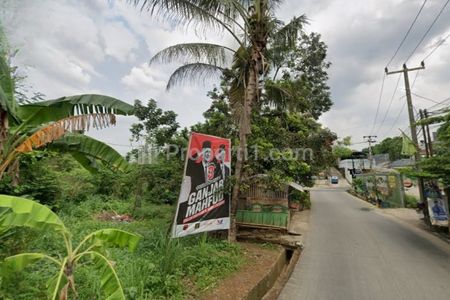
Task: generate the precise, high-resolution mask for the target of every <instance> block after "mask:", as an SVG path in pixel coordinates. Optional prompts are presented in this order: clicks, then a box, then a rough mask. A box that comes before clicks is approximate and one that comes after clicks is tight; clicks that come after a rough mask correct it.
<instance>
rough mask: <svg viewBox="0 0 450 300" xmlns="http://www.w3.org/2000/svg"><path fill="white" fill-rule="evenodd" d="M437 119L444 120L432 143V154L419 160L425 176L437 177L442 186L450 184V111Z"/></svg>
mask: <svg viewBox="0 0 450 300" xmlns="http://www.w3.org/2000/svg"><path fill="white" fill-rule="evenodd" d="M438 121H445V122H444V123H443V124H442V125H441V126H440V127H439V129H438V131H437V141H436V142H435V143H433V147H434V152H435V153H434V156H433V157H431V158H427V159H425V160H423V161H422V162H421V167H422V169H423V171H424V172H426V174H424V175H425V176H426V177H431V178H437V179H439V180H441V181H442V183H443V184H444V186H447V187H448V186H450V113H447V114H446V115H445V116H444V117H441V118H440V119H439V120H438Z"/></svg>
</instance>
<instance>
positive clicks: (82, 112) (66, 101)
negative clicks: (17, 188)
mask: <svg viewBox="0 0 450 300" xmlns="http://www.w3.org/2000/svg"><path fill="white" fill-rule="evenodd" d="M0 27H1V25H0ZM0 31H1V28H0ZM14 71H15V69H14V68H13V67H11V66H10V64H9V54H8V51H7V47H6V41H5V40H4V38H3V36H2V38H0V119H1V120H2V122H1V123H0V132H1V134H0V148H1V151H0V179H1V178H2V177H3V175H4V174H5V173H7V174H8V175H9V176H10V177H11V183H12V184H13V185H16V183H17V180H18V163H17V162H18V159H19V157H20V156H21V155H23V153H27V152H31V151H32V150H35V149H37V148H44V147H46V146H48V144H50V143H51V142H54V141H55V140H58V142H57V143H55V145H53V148H54V149H55V150H61V149H62V148H63V150H64V151H71V152H73V153H74V155H75V156H76V157H77V159H78V160H80V161H81V162H82V163H83V165H85V166H86V167H89V168H91V169H92V163H91V162H93V161H95V160H99V161H103V162H105V163H106V164H107V165H108V166H110V167H112V168H117V169H124V168H125V167H126V161H125V160H124V159H123V158H122V157H121V156H120V155H119V154H118V153H117V152H116V151H115V150H114V149H113V148H111V147H109V146H108V145H105V144H104V143H101V142H99V141H96V140H94V139H91V138H88V137H81V135H79V134H77V135H72V136H71V137H66V136H65V135H66V134H67V133H68V132H69V131H74V130H78V131H84V130H88V129H89V127H96V128H104V127H107V126H109V125H111V124H115V115H117V114H120V115H129V114H131V113H132V111H133V106H131V105H129V104H127V103H125V102H123V101H120V100H118V99H115V98H112V97H109V96H104V95H95V94H85V95H76V96H69V97H61V98H58V99H55V100H48V101H33V102H31V103H20V104H19V102H18V99H16V96H17V95H18V93H17V92H16V81H17V80H18V78H17V77H15V75H14ZM19 94H20V93H19ZM5 120H8V122H6V121H5ZM69 128H70V129H71V130H68V129H69ZM69 148H70V149H69Z"/></svg>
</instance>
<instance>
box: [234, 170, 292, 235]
mask: <svg viewBox="0 0 450 300" xmlns="http://www.w3.org/2000/svg"><path fill="white" fill-rule="evenodd" d="M260 177H261V176H260ZM288 196H289V186H288V185H286V186H285V187H284V188H283V189H281V191H273V190H270V189H267V188H266V185H265V184H264V183H261V182H258V181H255V182H253V183H251V184H250V188H249V189H248V190H246V191H245V192H243V193H242V194H241V195H240V197H239V204H238V210H237V214H236V221H237V225H238V226H241V227H255V228H267V229H282V230H287V229H288V227H289V222H290V219H291V213H290V210H289V198H288Z"/></svg>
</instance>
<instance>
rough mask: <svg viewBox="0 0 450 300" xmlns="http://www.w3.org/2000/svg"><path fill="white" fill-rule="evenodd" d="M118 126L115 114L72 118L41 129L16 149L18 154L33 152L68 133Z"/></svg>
mask: <svg viewBox="0 0 450 300" xmlns="http://www.w3.org/2000/svg"><path fill="white" fill-rule="evenodd" d="M115 124H116V116H115V115H114V114H88V115H78V116H71V117H68V118H65V119H62V120H59V121H57V122H54V123H52V124H50V125H48V126H45V127H43V128H40V129H39V130H37V131H36V132H34V133H33V134H32V135H30V136H29V137H27V138H26V139H25V140H24V141H22V142H21V143H20V145H18V146H17V147H16V148H15V152H17V153H25V152H31V151H33V149H36V148H40V147H42V146H45V145H47V144H48V143H51V142H53V141H54V140H57V139H59V138H61V137H62V136H63V135H64V134H65V133H66V132H68V131H71V132H75V131H84V130H89V128H90V127H93V128H97V129H101V128H105V127H108V126H110V125H115Z"/></svg>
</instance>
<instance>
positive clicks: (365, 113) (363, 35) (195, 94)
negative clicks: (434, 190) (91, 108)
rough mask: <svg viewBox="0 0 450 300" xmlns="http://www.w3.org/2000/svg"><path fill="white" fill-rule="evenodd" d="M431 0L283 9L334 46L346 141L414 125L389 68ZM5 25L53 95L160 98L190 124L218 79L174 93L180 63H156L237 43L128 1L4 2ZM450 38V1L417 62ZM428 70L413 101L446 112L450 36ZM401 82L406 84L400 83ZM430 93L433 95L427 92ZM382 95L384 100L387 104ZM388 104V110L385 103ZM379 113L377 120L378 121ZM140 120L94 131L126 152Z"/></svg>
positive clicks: (352, 0) (416, 33) (303, 1)
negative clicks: (191, 47) (186, 48)
mask: <svg viewBox="0 0 450 300" xmlns="http://www.w3.org/2000/svg"><path fill="white" fill-rule="evenodd" d="M445 2H446V0H428V1H427V2H426V4H425V6H424V8H423V10H422V13H421V14H420V16H419V18H418V19H417V22H416V24H415V25H414V27H413V28H412V30H411V33H410V34H409V36H408V38H407V39H406V41H405V43H404V44H403V46H402V47H401V49H400V50H399V52H398V54H397V55H396V57H395V58H394V60H393V61H392V63H391V64H390V65H389V69H390V70H398V69H400V68H401V67H402V65H403V63H404V62H405V60H406V58H407V57H408V56H409V54H410V53H411V51H412V50H413V49H414V48H415V47H416V45H417V44H418V42H419V40H420V39H421V37H422V35H423V34H424V33H425V32H426V30H427V28H428V27H429V26H430V24H431V23H432V22H433V20H434V19H435V17H436V15H437V14H438V13H439V11H440V9H441V8H442V7H443V5H444V4H445ZM422 3H423V0H364V1H363V0H286V1H285V2H284V4H282V5H281V6H280V7H279V8H278V9H277V11H276V15H277V17H278V18H280V19H282V20H283V21H285V22H288V21H289V20H290V19H292V17H294V16H299V15H302V14H305V15H306V16H307V17H308V19H309V25H308V26H307V27H306V30H307V31H308V32H318V33H320V34H321V35H322V38H323V40H324V41H325V43H326V44H327V45H328V60H329V61H330V62H331V63H332V65H331V68H330V69H329V76H330V80H329V86H330V88H331V97H332V101H333V102H334V105H333V107H332V108H331V110H330V111H329V112H327V113H325V114H324V115H323V116H322V117H321V118H320V122H322V124H323V126H325V127H328V128H330V129H331V130H332V131H334V132H336V133H337V134H338V136H339V137H345V136H352V142H353V143H354V144H353V146H352V147H353V148H354V149H361V148H362V147H364V146H366V145H365V144H364V143H362V141H364V140H363V136H364V135H369V134H372V135H377V136H378V138H377V140H378V141H381V140H382V139H383V138H385V137H388V136H395V135H399V134H400V131H399V129H402V130H405V131H408V115H407V110H406V108H404V104H405V102H406V99H405V97H404V95H405V89H404V83H403V78H400V79H399V75H389V76H387V77H385V79H384V88H383V93H382V94H381V97H380V91H381V86H382V82H383V77H384V68H385V67H386V65H387V63H388V61H389V60H390V58H391V57H392V56H393V54H394V52H395V50H396V49H397V47H398V45H399V43H400V42H401V40H402V39H403V37H404V36H405V33H406V31H407V30H408V28H409V26H410V24H411V22H412V21H413V19H414V17H415V16H416V14H417V12H418V11H419V8H420V7H421V5H422ZM0 21H1V23H2V24H3V26H4V27H5V29H6V34H7V37H8V39H9V42H10V44H11V46H12V48H13V49H16V50H18V52H17V54H16V55H15V57H14V61H13V62H14V64H15V65H17V66H18V68H19V72H20V73H21V74H22V75H26V77H27V78H26V82H25V83H26V85H27V86H28V87H29V88H30V89H31V90H34V91H36V92H40V93H42V94H44V95H45V97H46V99H54V98H58V97H61V96H69V95H75V94H84V93H97V94H106V95H109V96H113V97H116V98H118V99H121V100H123V101H126V102H128V103H133V101H134V100H135V99H141V100H143V101H145V100H148V99H151V98H153V99H155V100H156V101H157V102H158V105H159V106H160V107H161V108H163V109H165V110H173V111H175V112H176V113H177V114H178V122H179V123H180V125H181V126H191V125H193V124H195V123H197V122H200V121H202V120H203V117H202V113H203V112H204V111H205V110H206V109H207V108H208V107H209V105H210V100H209V99H208V97H207V96H206V93H207V91H208V90H211V89H212V88H213V87H214V85H217V83H218V80H217V79H211V80H210V81H207V82H205V83H199V84H198V85H195V84H186V85H183V86H179V87H176V88H174V89H172V90H171V91H169V92H167V91H166V89H165V87H166V83H167V80H168V78H169V77H170V74H171V73H172V72H173V71H174V70H175V68H176V67H177V66H179V65H180V64H176V63H172V64H152V65H151V66H149V64H148V62H149V60H150V58H151V57H152V56H153V55H154V54H155V53H157V52H158V51H159V50H161V49H163V48H165V47H167V46H170V45H173V44H177V43H182V42H192V41H208V42H213V43H214V42H216V43H222V44H223V43H225V44H228V45H230V46H233V45H232V39H231V38H230V37H229V36H228V35H227V34H226V33H224V32H213V31H207V30H197V31H196V30H194V29H192V28H176V27H174V26H172V25H171V24H170V23H167V22H164V20H162V19H160V18H156V17H152V16H150V15H149V14H148V13H147V12H145V11H143V12H141V11H140V10H139V9H138V8H136V7H134V6H132V5H130V4H129V3H128V2H127V1H124V0H123V1H118V0H109V1H108V0H58V1H56V0H53V1H51V0H39V1H36V0H0ZM447 34H450V5H448V6H447V7H446V9H445V10H444V11H443V12H442V15H441V17H440V18H439V19H438V20H437V21H436V23H435V24H434V26H433V27H432V29H431V30H430V31H429V34H428V35H427V36H426V38H425V39H424V41H423V42H422V43H421V44H420V45H419V47H418V48H417V51H415V53H414V55H413V56H412V57H411V59H410V60H409V61H408V62H407V66H408V67H416V66H419V65H420V62H421V61H422V60H423V58H424V57H425V56H426V55H427V54H428V53H429V52H430V51H431V50H432V49H433V47H434V46H435V45H436V44H437V43H439V42H440V41H441V40H442V38H443V37H445V36H446V35H447ZM180 63H181V64H182V62H180ZM425 66H426V69H425V70H423V71H420V72H419V74H418V75H417V77H416V74H415V72H411V73H410V81H411V83H412V82H415V84H414V86H413V88H412V92H413V93H414V94H413V104H414V107H415V108H416V109H417V110H418V109H420V108H430V107H431V110H432V109H436V108H441V107H442V105H441V106H439V105H435V103H433V102H432V101H437V102H439V101H442V100H444V99H446V98H448V97H450V85H449V84H448V83H449V82H450V68H449V66H450V38H449V39H448V41H446V42H445V43H443V44H442V46H441V47H440V48H439V49H438V50H437V51H436V52H434V53H433V55H432V56H430V57H429V58H428V59H427V60H426V61H425ZM397 82H398V83H399V84H398V86H397V89H395V87H396V84H397ZM416 95H419V96H421V97H424V98H427V99H424V98H420V97H419V96H416ZM380 99H381V100H380ZM378 103H380V105H379V109H378V114H376V112H377V107H378ZM375 117H376V119H375ZM135 121H136V119H134V117H119V118H118V124H117V125H116V126H115V127H112V128H108V129H103V130H101V131H90V132H89V133H88V134H89V135H91V136H93V137H96V138H98V139H100V140H102V141H104V142H106V143H108V144H110V145H111V146H112V147H114V148H115V149H117V150H118V151H119V152H120V153H126V152H127V151H129V150H131V145H130V141H129V139H130V132H129V128H130V125H131V124H132V123H134V122H135Z"/></svg>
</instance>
